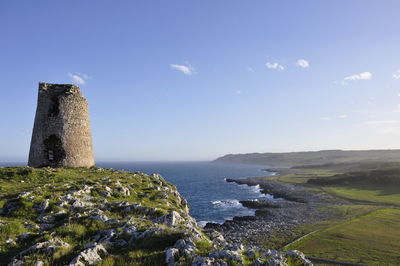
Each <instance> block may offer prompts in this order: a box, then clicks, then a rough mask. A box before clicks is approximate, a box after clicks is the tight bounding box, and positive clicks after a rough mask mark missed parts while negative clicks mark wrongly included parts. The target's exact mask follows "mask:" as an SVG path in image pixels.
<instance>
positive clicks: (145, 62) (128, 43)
mask: <svg viewBox="0 0 400 266" xmlns="http://www.w3.org/2000/svg"><path fill="white" fill-rule="evenodd" d="M399 12H400V1H398V0H393V1H390V0H380V1H378V0H375V1H369V0H351V1H348V0H326V1H317V0H314V1H312V0H308V1H302V0H298V1H285V0H280V1H272V0H271V1H264V0H263V1H260V0H253V1H243V0H240V1H239V0H202V1H185V0H170V1H164V0H158V1H154V0H146V1H139V0H137V1H131V0H119V1H103V0H87V1H78V0H69V1H51V0H48V1H43V0H35V1H28V0H26V1H18V0H17V1H15V0H14V1H11V0H5V1H1V2H0V100H1V101H0V103H1V104H0V114H1V120H0V121H1V123H0V125H1V126H0V161H3V162H4V161H26V160H27V157H28V152H29V145H30V139H31V134H32V127H33V121H34V116H35V110H36V101H37V90H38V82H39V81H43V82H50V83H74V84H76V85H78V86H79V87H80V88H81V90H82V92H83V94H84V95H85V97H86V98H87V100H88V101H89V112H90V119H91V127H92V135H93V145H94V152H95V158H96V160H97V161H107V160H109V161H118V160H124V161H160V160H169V161H171V160H172V161H174V160H211V159H214V158H216V157H218V156H222V155H224V154H227V153H248V152H288V151H304V150H321V149H399V148H400V34H399V30H400V18H399Z"/></svg>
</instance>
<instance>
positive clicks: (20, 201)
mask: <svg viewBox="0 0 400 266" xmlns="http://www.w3.org/2000/svg"><path fill="white" fill-rule="evenodd" d="M118 183H120V184H121V185H122V186H124V187H126V188H129V190H130V195H128V196H124V195H122V193H119V192H117V189H116V188H117V187H118V186H117V184H118ZM83 185H88V186H94V189H93V190H92V191H91V193H90V196H92V197H94V198H95V199H96V200H98V201H99V202H101V201H102V200H104V197H102V196H101V193H102V192H104V191H103V190H104V189H105V185H107V186H108V187H110V188H112V189H113V190H112V191H113V193H112V195H111V197H107V201H108V202H113V201H127V202H129V203H139V204H140V205H141V206H144V207H149V208H156V211H155V212H154V213H151V214H146V215H145V216H144V215H143V213H140V211H137V212H138V213H136V212H130V213H129V214H128V215H129V216H130V217H131V219H132V220H134V221H135V223H136V225H137V230H138V231H145V230H147V229H150V228H154V227H155V224H154V222H153V221H151V219H152V218H155V217H158V216H160V215H163V214H167V213H170V212H171V211H172V210H174V211H179V210H183V209H184V206H183V205H182V204H181V202H180V199H179V198H178V197H177V196H176V194H175V193H176V188H175V187H174V186H173V185H172V184H170V183H168V182H166V181H165V180H163V179H162V178H161V179H160V178H158V177H155V176H152V175H146V174H143V173H138V172H125V171H116V170H112V169H97V168H91V169H87V168H62V169H61V168H59V169H52V168H29V167H0V208H2V207H4V204H5V203H7V202H10V201H12V202H14V203H15V205H17V206H18V208H16V209H15V210H14V211H12V212H10V213H7V214H2V215H1V214H0V265H3V264H5V265H6V264H7V263H8V262H9V261H10V259H11V258H12V257H13V256H15V255H16V254H18V253H19V252H20V251H22V250H24V249H26V248H28V247H30V246H31V245H33V244H35V243H37V242H41V241H45V240H48V239H52V238H54V237H58V238H61V239H62V240H63V241H65V242H67V243H68V244H69V245H70V248H69V249H64V250H59V251H57V252H56V253H55V254H53V256H46V255H44V254H37V255H32V256H33V257H32V260H33V261H32V264H34V262H35V261H34V260H35V259H41V260H43V261H44V263H45V264H46V265H65V264H68V263H69V261H70V260H71V259H72V258H73V257H74V256H76V255H77V253H78V252H79V251H80V250H81V249H82V246H84V245H85V244H86V243H88V242H90V241H92V239H93V236H94V235H95V234H97V233H98V231H99V230H102V229H107V228H112V227H115V225H112V224H105V223H103V222H101V221H98V220H91V219H87V218H86V217H82V218H79V219H75V220H73V221H68V219H67V218H68V216H73V215H74V214H75V211H72V210H70V209H68V208H67V209H65V208H62V207H60V206H57V202H59V200H60V198H61V197H62V196H65V195H66V194H67V193H68V192H71V191H72V190H73V189H74V188H75V189H76V190H78V189H80V188H81V187H82V186H83ZM156 186H157V187H161V188H162V189H161V190H157V189H154V187H156ZM23 192H30V193H31V194H29V195H28V196H26V197H19V195H20V194H21V193H23ZM30 197H32V198H30ZM46 199H48V200H49V201H48V202H49V206H48V208H47V209H46V211H45V215H54V213H57V212H58V211H65V212H66V214H64V215H59V216H57V219H56V222H55V227H54V229H50V230H49V231H46V232H44V233H43V232H39V230H38V229H35V228H27V227H25V226H24V224H25V223H26V222H27V223H29V224H31V225H33V226H34V225H37V224H38V222H37V220H36V219H37V217H38V215H39V213H38V211H37V209H36V208H37V206H40V204H43V202H44V201H45V200H46ZM94 201H95V200H94ZM89 209H90V208H89ZM89 209H88V210H89ZM104 214H105V215H107V216H108V217H109V218H117V219H119V220H121V221H124V220H126V216H127V214H125V213H123V212H121V211H120V210H118V209H115V210H114V209H112V210H104ZM158 227H160V226H158ZM161 227H162V226H161ZM165 227H166V226H165ZM164 229H165V230H164V231H163V232H162V233H157V234H155V235H153V236H149V237H146V238H145V239H142V240H140V241H136V242H134V243H133V244H132V245H130V246H129V247H127V248H124V249H119V250H110V256H109V257H108V258H107V259H105V260H104V262H103V263H104V264H102V265H162V264H163V263H164V260H165V253H164V252H165V248H166V247H167V246H168V247H169V246H172V245H173V244H174V243H175V241H176V240H177V239H179V238H181V237H182V232H181V230H183V228H176V229H174V231H171V230H168V228H164ZM26 232H31V233H33V236H32V237H31V238H29V239H26V240H24V241H21V242H18V241H16V243H15V244H6V243H5V240H6V239H7V238H9V237H10V238H12V239H14V240H16V237H17V236H18V235H21V234H23V233H26ZM39 233H40V234H39Z"/></svg>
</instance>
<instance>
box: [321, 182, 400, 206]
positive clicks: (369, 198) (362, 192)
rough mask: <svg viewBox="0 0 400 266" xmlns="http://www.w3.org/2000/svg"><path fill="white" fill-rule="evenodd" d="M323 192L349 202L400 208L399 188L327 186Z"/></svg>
mask: <svg viewBox="0 0 400 266" xmlns="http://www.w3.org/2000/svg"><path fill="white" fill-rule="evenodd" d="M324 190H326V191H328V192H331V193H333V194H335V195H338V196H340V197H344V198H347V199H351V200H358V201H366V202H374V203H382V204H394V205H399V206H400V187H399V186H371V185H357V186H328V187H324Z"/></svg>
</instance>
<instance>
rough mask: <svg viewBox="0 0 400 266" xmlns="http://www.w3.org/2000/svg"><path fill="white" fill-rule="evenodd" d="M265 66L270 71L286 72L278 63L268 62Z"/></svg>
mask: <svg viewBox="0 0 400 266" xmlns="http://www.w3.org/2000/svg"><path fill="white" fill-rule="evenodd" d="M265 66H266V67H267V68H269V69H276V70H285V68H284V67H283V66H282V65H280V64H279V63H276V62H273V63H271V62H267V63H265Z"/></svg>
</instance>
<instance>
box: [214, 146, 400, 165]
mask: <svg viewBox="0 0 400 266" xmlns="http://www.w3.org/2000/svg"><path fill="white" fill-rule="evenodd" d="M215 162H224V163H244V164H259V165H267V166H271V167H293V166H299V165H308V166H310V165H322V164H343V163H354V162H400V150H365V151H343V150H323V151H309V152H288V153H248V154H228V155H225V156H222V157H219V158H217V159H216V160H215Z"/></svg>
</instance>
